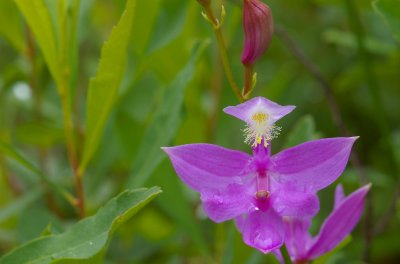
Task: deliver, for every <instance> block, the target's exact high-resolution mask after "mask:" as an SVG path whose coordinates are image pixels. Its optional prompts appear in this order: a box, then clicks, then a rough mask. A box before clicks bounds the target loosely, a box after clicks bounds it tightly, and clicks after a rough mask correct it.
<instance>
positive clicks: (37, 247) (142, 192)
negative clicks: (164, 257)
mask: <svg viewBox="0 0 400 264" xmlns="http://www.w3.org/2000/svg"><path fill="white" fill-rule="evenodd" d="M160 192H161V190H160V188H158V187H153V188H151V189H139V190H134V191H124V192H122V193H121V194H119V195H118V196H117V197H115V198H113V199H111V200H110V201H109V202H108V203H107V204H106V205H105V206H104V207H103V208H101V209H100V210H99V211H98V212H97V213H96V214H95V215H94V216H91V217H88V218H86V219H84V220H82V221H80V222H78V223H77V224H76V225H74V226H73V227H72V228H71V229H69V230H68V231H66V232H64V233H62V234H60V235H49V236H46V237H41V238H38V239H35V240H32V241H30V242H28V243H26V244H23V245H22V246H20V247H19V248H17V249H15V250H13V251H11V252H10V253H9V254H7V255H5V256H4V257H2V258H1V259H0V263H1V264H7V263H10V264H15V263H18V264H24V263H30V264H35V263H40V264H45V263H53V262H57V263H60V262H61V263H67V262H71V261H74V260H76V261H77V260H82V261H83V260H86V261H87V263H100V262H101V261H100V262H99V260H98V259H96V260H94V258H98V257H99V254H101V253H103V252H104V251H105V248H106V247H107V244H108V242H109V241H110V238H111V235H112V234H113V233H114V231H115V229H116V228H118V227H119V226H120V225H121V224H122V223H124V222H125V221H127V220H128V219H129V218H131V217H132V215H134V214H135V213H136V212H137V211H138V210H139V209H141V208H142V207H143V206H145V205H146V204H147V203H148V202H150V201H151V200H152V199H153V198H154V197H155V196H156V195H158V194H159V193H160ZM96 261H97V262H96ZM79 263H81V262H79Z"/></svg>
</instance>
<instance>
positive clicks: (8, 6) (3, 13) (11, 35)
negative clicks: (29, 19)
mask: <svg viewBox="0 0 400 264" xmlns="http://www.w3.org/2000/svg"><path fill="white" fill-rule="evenodd" d="M0 17H1V18H2V21H3V22H2V23H0V35H3V36H4V37H5V38H6V39H7V40H8V41H9V42H10V43H11V44H12V45H13V46H14V47H15V48H16V49H17V50H18V51H19V52H23V51H24V48H25V43H24V39H23V31H22V25H21V24H22V23H20V19H19V16H18V10H17V7H16V6H15V4H14V3H13V0H2V1H0ZM4 21H7V23H4Z"/></svg>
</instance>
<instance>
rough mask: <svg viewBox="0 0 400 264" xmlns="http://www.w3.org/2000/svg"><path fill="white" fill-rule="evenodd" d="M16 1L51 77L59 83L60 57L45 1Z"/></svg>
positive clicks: (60, 74)
mask: <svg viewBox="0 0 400 264" xmlns="http://www.w3.org/2000/svg"><path fill="white" fill-rule="evenodd" d="M14 1H15V3H16V4H17V6H18V8H19V10H20V11H21V13H22V15H23V16H24V18H25V20H26V22H27V23H28V25H29V27H30V29H31V30H32V32H33V33H34V35H35V38H36V41H37V43H38V44H39V47H40V50H41V51H42V53H43V56H44V59H45V61H46V63H47V65H48V67H49V70H50V73H51V75H52V76H53V78H54V80H55V81H56V82H57V83H59V82H60V81H61V76H62V73H61V67H60V61H59V57H58V47H57V38H56V34H55V27H54V24H53V21H52V19H51V16H50V13H49V10H48V7H47V6H46V3H45V0H30V1H26V0H14Z"/></svg>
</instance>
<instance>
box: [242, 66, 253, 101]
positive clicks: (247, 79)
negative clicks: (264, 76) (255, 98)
mask: <svg viewBox="0 0 400 264" xmlns="http://www.w3.org/2000/svg"><path fill="white" fill-rule="evenodd" d="M253 74H254V71H253V65H247V64H245V65H244V87H243V93H242V96H243V98H244V99H245V100H247V99H248V98H249V97H250V94H251V92H252V91H253Z"/></svg>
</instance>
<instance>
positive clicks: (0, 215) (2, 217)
mask: <svg viewBox="0 0 400 264" xmlns="http://www.w3.org/2000/svg"><path fill="white" fill-rule="evenodd" d="M42 193H43V189H42V188H35V189H33V190H31V191H29V192H27V193H26V194H24V195H23V196H21V197H18V198H17V199H16V200H15V201H13V202H11V203H10V204H9V205H7V206H6V207H4V208H1V211H0V223H2V222H4V221H6V220H7V219H9V218H10V217H12V216H14V215H16V214H18V213H19V212H21V211H23V210H25V209H26V208H27V207H28V206H30V205H31V204H32V203H33V202H35V201H36V200H37V199H38V198H39V197H40V196H41V195H42Z"/></svg>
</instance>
